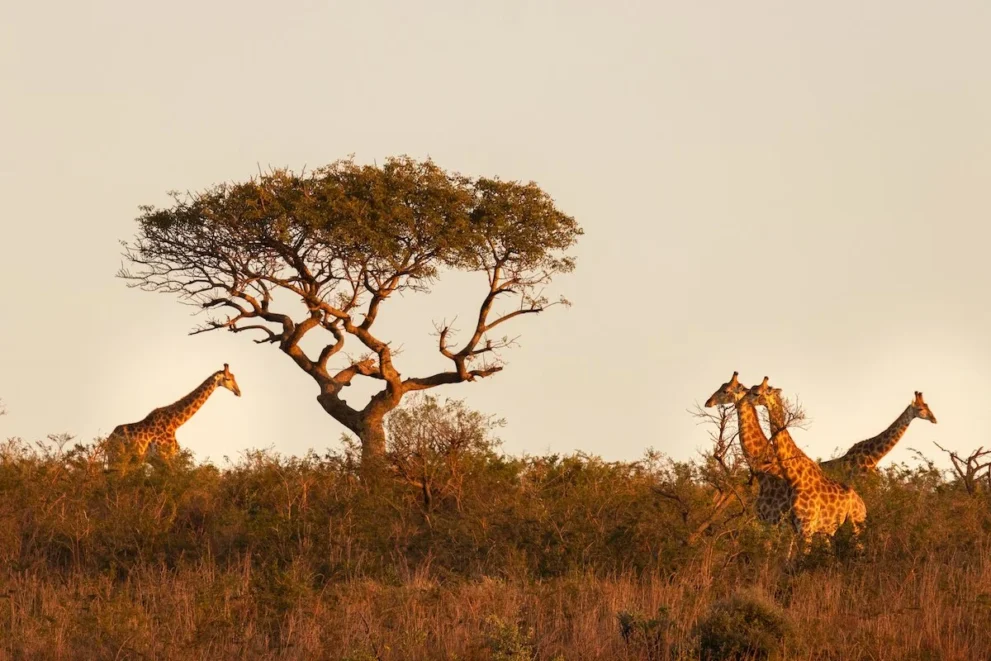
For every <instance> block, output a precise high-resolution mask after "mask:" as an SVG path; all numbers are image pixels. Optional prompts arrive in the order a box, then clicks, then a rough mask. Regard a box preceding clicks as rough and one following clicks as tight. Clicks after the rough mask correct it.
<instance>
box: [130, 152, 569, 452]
mask: <svg viewBox="0 0 991 661" xmlns="http://www.w3.org/2000/svg"><path fill="white" fill-rule="evenodd" d="M171 197H172V202H173V203H172V204H171V205H170V206H169V208H165V209H156V208H154V207H151V206H145V207H141V215H140V216H138V218H137V223H138V232H137V235H136V237H135V238H134V239H133V240H132V241H131V242H124V243H123V245H124V257H125V258H126V260H127V261H128V262H130V265H131V266H130V267H124V268H122V269H121V271H120V273H119V276H120V277H122V278H124V279H126V280H128V281H129V286H132V287H140V288H142V289H144V290H148V291H157V292H165V293H171V294H177V295H178V296H179V297H180V300H182V301H184V302H186V303H190V304H192V305H195V306H197V307H198V308H200V309H201V310H204V311H214V313H221V312H222V314H214V316H212V317H210V318H209V320H208V321H207V322H206V323H205V324H203V325H201V326H199V327H197V328H196V329H194V330H193V331H192V334H195V333H202V332H208V331H213V330H221V329H226V330H228V331H230V332H233V333H242V332H252V333H255V334H257V337H256V338H255V341H256V342H258V343H260V344H272V345H274V346H277V347H278V348H279V349H280V350H281V351H282V352H283V353H285V354H286V355H287V356H289V357H290V358H291V359H292V360H293V361H294V362H295V364H296V365H297V366H298V367H299V368H300V369H301V370H302V371H303V372H305V373H306V374H308V375H309V376H310V377H311V378H312V379H313V380H314V381H315V382H316V384H317V386H318V388H319V393H318V395H317V401H318V402H319V403H320V405H321V406H322V407H323V409H324V410H325V411H326V412H327V413H328V414H330V415H331V416H332V417H333V418H334V419H335V420H337V421H338V422H340V423H341V424H343V425H344V426H345V427H347V428H348V429H350V430H351V431H352V432H354V433H355V434H356V435H357V436H358V438H359V439H360V440H361V443H362V459H363V461H366V462H367V461H369V460H372V459H375V458H377V457H380V456H382V455H383V454H384V452H385V429H384V417H385V415H386V414H387V413H389V412H390V411H392V410H393V409H395V408H396V406H398V405H399V403H400V400H401V399H402V397H403V396H404V395H405V394H407V393H409V392H413V391H420V390H426V389H429V388H434V387H436V386H441V385H445V384H453V383H462V382H465V381H473V380H475V379H479V378H484V377H488V376H491V375H493V374H495V373H497V372H499V371H500V370H502V369H503V366H504V362H503V360H502V358H501V356H500V353H499V351H500V350H501V349H503V348H506V347H507V346H509V345H510V344H511V340H510V339H509V338H508V337H506V336H505V335H502V336H501V337H495V336H493V331H495V330H496V329H497V328H498V329H500V330H502V327H503V324H506V323H507V322H509V321H510V320H512V319H513V318H515V317H518V316H521V315H530V314H536V313H539V312H542V311H543V310H546V309H547V308H548V307H551V306H552V305H556V304H559V303H564V304H566V303H567V301H566V300H565V299H563V298H561V299H559V300H557V301H553V302H552V301H551V300H550V299H549V298H548V297H547V296H546V295H545V293H544V288H545V287H546V286H547V285H548V284H549V283H550V282H551V280H552V279H553V277H554V276H555V275H557V274H559V273H565V272H569V271H571V270H572V269H573V268H574V265H575V262H574V259H573V257H571V256H570V255H568V254H567V251H568V249H569V248H571V247H572V246H573V245H574V243H575V242H576V240H577V238H578V237H579V236H580V235H581V234H582V229H581V228H580V227H579V226H578V224H577V223H576V222H575V220H574V218H572V217H570V216H568V215H566V214H564V213H562V212H561V211H559V210H558V209H557V208H556V206H555V205H554V202H553V200H552V199H551V198H550V197H549V196H548V195H547V194H546V193H545V192H544V191H543V190H541V189H540V188H539V187H538V186H537V185H536V184H534V183H532V182H531V183H528V184H521V183H518V182H508V181H502V180H499V179H490V178H484V177H480V178H470V177H466V176H462V175H459V174H455V173H449V172H446V171H444V170H442V169H441V168H439V167H438V166H437V165H435V164H434V163H433V162H432V161H430V160H427V161H424V162H417V161H415V160H413V159H410V158H408V157H399V158H391V159H389V160H388V161H386V163H385V164H384V165H383V166H382V167H377V166H367V165H364V166H362V165H357V164H355V163H354V162H353V160H350V159H349V160H341V161H337V162H334V163H332V164H330V165H328V166H326V167H323V168H320V169H318V170H315V171H313V172H311V173H300V174H296V173H294V172H292V171H289V170H286V169H277V170H273V171H272V172H270V173H268V174H260V175H259V176H258V177H254V178H252V179H250V180H248V181H246V182H243V183H224V184H220V185H217V186H214V187H213V188H210V189H208V190H206V191H203V192H200V193H196V194H184V195H180V194H178V193H172V194H171ZM450 270H460V271H470V272H479V273H484V274H485V275H486V276H487V286H485V287H484V288H481V291H480V298H481V302H480V304H479V307H478V315H477V317H476V318H475V319H474V322H473V324H472V327H471V328H470V333H469V334H468V337H467V339H466V340H465V341H464V342H463V343H462V344H460V345H456V344H455V339H454V331H453V329H452V328H451V326H450V325H446V324H441V325H439V326H438V328H437V335H438V344H437V348H438V350H439V352H440V353H441V355H442V356H444V358H446V359H447V360H449V361H450V368H448V369H445V370H443V371H439V372H437V373H434V374H428V375H425V376H416V377H405V376H403V375H402V374H401V373H400V371H399V369H398V368H397V367H396V365H395V362H394V354H393V350H392V348H391V346H390V342H389V341H387V340H386V339H385V338H382V337H380V336H379V335H378V334H376V330H375V322H376V320H377V319H378V318H379V314H380V312H381V309H382V306H383V304H384V303H386V302H387V301H388V300H389V299H390V298H391V297H393V296H395V295H396V294H398V293H402V292H419V293H425V292H428V291H429V290H430V286H431V284H432V283H433V282H434V281H435V279H436V278H437V277H438V276H439V275H441V274H442V273H443V272H444V271H450ZM297 301H298V302H300V303H302V305H301V306H299V305H298V303H296V302H297ZM294 308H295V309H294ZM310 333H322V334H323V335H324V336H325V338H326V344H325V345H324V346H323V348H322V349H321V350H320V351H319V352H318V353H315V352H312V351H311V352H310V353H307V352H306V351H304V349H303V348H302V347H301V341H302V340H303V338H304V337H307V336H308V335H309V334H310ZM351 338H353V339H354V340H356V341H357V342H358V343H359V344H358V345H356V346H358V347H359V348H360V349H361V351H363V352H364V353H363V354H362V355H359V356H358V357H356V358H353V359H346V360H343V361H342V358H344V356H346V355H347V354H345V353H342V351H343V350H344V348H345V345H346V344H347V343H348V342H349V340H350V339H351ZM309 342H310V340H308V341H307V343H308V344H309ZM314 353H315V355H314ZM358 377H364V378H368V379H374V380H377V381H380V382H381V384H382V387H381V389H380V390H378V391H377V392H376V393H375V394H374V395H373V396H372V397H371V398H370V400H369V401H368V403H367V404H366V405H365V406H364V407H363V408H356V407H353V406H351V405H350V404H348V403H347V402H345V401H344V399H342V397H341V391H342V389H343V388H345V387H347V386H349V385H351V382H352V381H353V380H354V379H356V378H358Z"/></svg>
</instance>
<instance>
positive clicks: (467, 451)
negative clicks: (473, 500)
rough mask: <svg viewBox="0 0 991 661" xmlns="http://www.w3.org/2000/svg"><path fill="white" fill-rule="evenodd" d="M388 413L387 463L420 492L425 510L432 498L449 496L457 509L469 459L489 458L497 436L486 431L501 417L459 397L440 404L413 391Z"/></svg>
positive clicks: (499, 420) (499, 422)
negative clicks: (400, 405)
mask: <svg viewBox="0 0 991 661" xmlns="http://www.w3.org/2000/svg"><path fill="white" fill-rule="evenodd" d="M407 402H408V403H407V404H405V405H403V406H402V407H400V408H398V409H396V410H395V411H393V412H392V413H390V414H389V417H388V418H387V421H386V427H387V429H388V431H389V453H388V463H389V466H390V467H391V468H392V470H393V471H394V472H395V473H396V475H398V476H399V477H400V478H401V479H402V480H404V481H406V482H407V483H409V484H411V485H413V486H414V487H416V489H417V491H419V492H420V494H421V498H422V502H423V507H424V509H425V510H427V511H429V510H430V508H431V507H432V505H433V503H434V501H435V500H441V499H443V498H446V497H451V498H452V499H453V501H454V502H455V503H456V505H457V507H458V509H459V510H460V509H461V493H462V488H463V486H464V481H465V477H466V472H467V471H468V470H470V468H471V467H470V466H469V465H466V464H468V463H470V460H471V459H475V460H476V461H475V462H474V463H475V464H476V465H477V460H478V459H480V458H482V459H488V458H489V457H491V456H492V455H493V452H494V451H495V449H496V448H497V447H498V446H499V444H500V441H499V440H498V439H497V438H493V437H492V435H491V433H492V431H494V430H495V429H496V428H497V427H501V426H502V425H504V424H505V421H504V420H502V419H496V418H493V417H491V416H486V415H483V414H481V413H479V412H478V411H473V410H471V409H469V408H468V407H467V406H465V404H464V402H462V401H460V400H450V399H449V400H446V401H445V402H443V403H441V402H440V401H438V400H437V398H436V397H431V396H430V395H422V396H420V395H419V394H418V395H414V396H413V397H412V398H410V400H407Z"/></svg>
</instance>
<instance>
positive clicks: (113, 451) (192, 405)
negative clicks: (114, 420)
mask: <svg viewBox="0 0 991 661" xmlns="http://www.w3.org/2000/svg"><path fill="white" fill-rule="evenodd" d="M218 386H220V387H223V388H227V389H228V390H230V391H231V392H233V393H234V394H235V395H237V396H238V397H240V396H241V389H240V388H238V385H237V381H236V380H235V379H234V375H233V374H231V370H230V367H229V366H228V365H227V363H224V369H222V370H219V371H217V372H214V373H213V374H211V375H210V376H209V377H208V378H207V379H206V380H205V381H204V382H203V383H201V384H200V385H198V386H197V387H196V389H195V390H193V391H192V392H191V393H189V394H188V395H186V396H185V397H183V398H182V399H180V400H178V401H176V402H174V403H172V404H169V405H168V406H162V407H160V408H157V409H155V410H154V411H152V412H151V413H149V414H148V415H146V416H145V417H144V419H143V420H141V421H140V422H132V423H129V424H124V425H118V426H117V427H115V428H114V430H113V431H112V432H110V436H108V437H107V440H106V444H107V448H108V452H109V455H110V457H109V458H110V459H111V462H113V461H116V460H117V459H119V456H120V454H121V451H122V450H124V449H125V448H127V449H128V450H133V451H134V453H135V455H137V456H138V457H140V458H141V459H144V457H145V455H146V453H147V452H148V447H149V446H150V445H154V446H155V447H154V450H155V453H156V454H157V455H159V456H161V457H162V458H163V459H167V460H168V459H171V458H172V457H174V456H175V454H176V453H177V452H178V451H179V443H178V442H177V441H176V437H175V432H176V430H177V429H178V428H179V427H181V426H182V425H183V424H185V423H186V422H187V421H188V420H189V419H190V418H192V417H193V414H194V413H196V412H197V411H198V410H199V409H200V407H201V406H203V404H204V403H206V400H207V399H208V398H209V397H210V395H211V394H213V391H214V390H216V389H217V387H218Z"/></svg>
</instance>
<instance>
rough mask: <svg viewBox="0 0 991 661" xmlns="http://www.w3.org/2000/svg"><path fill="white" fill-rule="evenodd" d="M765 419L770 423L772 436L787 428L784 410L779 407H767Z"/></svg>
mask: <svg viewBox="0 0 991 661" xmlns="http://www.w3.org/2000/svg"><path fill="white" fill-rule="evenodd" d="M767 417H768V419H769V420H770V422H771V434H772V435H774V434H777V433H778V432H779V431H780V430H782V429H784V428H785V427H787V426H788V422H787V421H786V420H785V410H784V408H782V407H780V406H768V407H767Z"/></svg>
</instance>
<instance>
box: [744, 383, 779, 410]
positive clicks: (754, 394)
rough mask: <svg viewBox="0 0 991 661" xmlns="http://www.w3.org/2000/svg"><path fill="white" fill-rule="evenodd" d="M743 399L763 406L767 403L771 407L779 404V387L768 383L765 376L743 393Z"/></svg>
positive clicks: (766, 406)
mask: <svg viewBox="0 0 991 661" xmlns="http://www.w3.org/2000/svg"><path fill="white" fill-rule="evenodd" d="M743 400H744V401H747V402H750V403H751V404H753V405H754V406H763V407H765V408H768V403H770V404H771V407H774V406H781V388H775V387H773V386H771V385H769V384H768V383H767V377H766V376H765V377H764V380H763V381H761V382H760V383H759V384H757V385H756V386H753V387H752V388H750V389H749V390H747V392H745V393H744V394H743Z"/></svg>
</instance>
